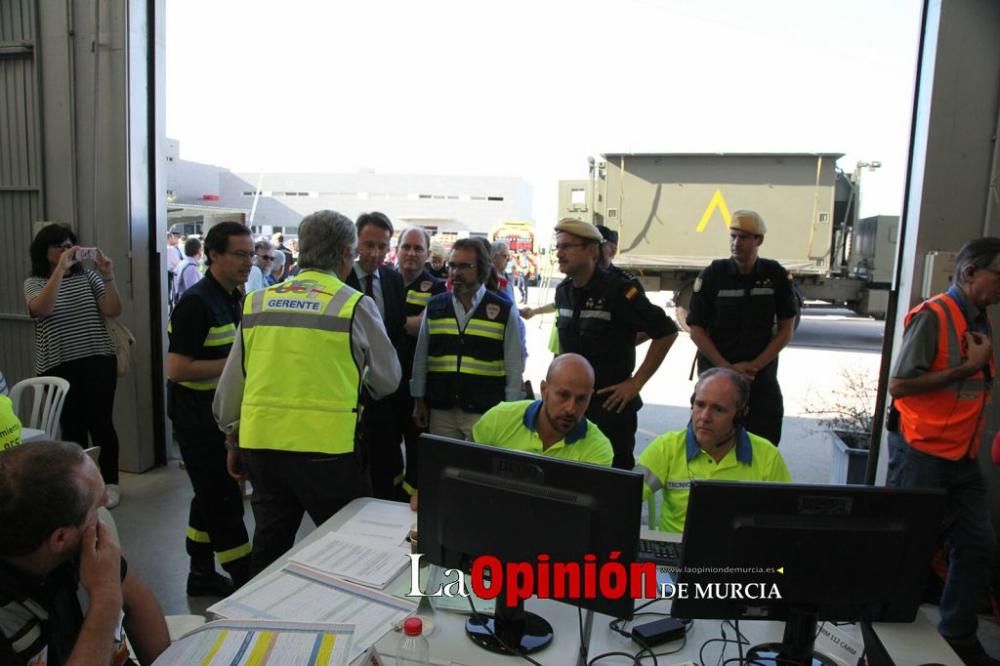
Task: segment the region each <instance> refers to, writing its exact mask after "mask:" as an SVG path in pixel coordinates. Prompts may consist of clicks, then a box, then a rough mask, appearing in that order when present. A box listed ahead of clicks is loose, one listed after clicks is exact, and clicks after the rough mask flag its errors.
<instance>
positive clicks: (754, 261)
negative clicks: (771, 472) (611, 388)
mask: <svg viewBox="0 0 1000 666" xmlns="http://www.w3.org/2000/svg"><path fill="white" fill-rule="evenodd" d="M766 233H767V225H765V224H764V219H763V218H762V217H761V216H760V215H759V214H758V213H757V212H756V211H752V210H737V211H733V214H732V218H731V221H730V223H729V248H730V254H731V256H730V258H728V259H717V260H716V261H713V262H712V263H711V264H710V265H709V266H708V267H707V268H705V269H704V270H703V271H702V272H701V274H700V275H699V276H698V279H696V280H695V282H694V293H693V294H692V295H691V308H690V311H689V312H688V317H687V323H688V326H690V327H691V341H692V342H693V343H695V345H697V347H698V372H699V373H701V372H704V371H705V370H708V369H709V368H730V369H731V370H735V371H737V372H739V373H742V374H743V376H744V377H746V378H747V379H748V380H750V383H751V385H752V386H753V390H752V391H751V392H750V412H749V414H748V416H747V422H746V427H747V430H749V431H750V432H752V433H754V434H755V435H760V436H761V437H763V438H765V439H767V440H768V441H770V442H771V443H772V444H774V445H775V446H777V445H778V442H780V441H781V421H782V418H783V417H784V415H785V408H784V402H783V399H782V396H781V387H780V386H779V385H778V353H779V352H781V350H782V349H784V348H785V346H786V345H787V344H788V343H789V342H791V340H792V333H793V332H794V329H795V316H796V315H797V314H798V304H797V303H796V300H795V293H794V291H793V290H792V279H791V277H790V276H789V274H788V271H787V270H785V268H784V267H783V266H782V265H781V264H779V263H778V262H777V261H774V260H773V259H764V258H763V257H759V256H758V254H759V252H760V246H761V245H762V244H763V243H764V234H766Z"/></svg>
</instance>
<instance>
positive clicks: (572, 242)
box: [555, 218, 677, 469]
mask: <svg viewBox="0 0 1000 666" xmlns="http://www.w3.org/2000/svg"><path fill="white" fill-rule="evenodd" d="M555 229H556V258H557V259H558V261H559V270H561V271H562V272H563V273H565V274H566V279H565V280H563V281H562V283H560V284H559V286H558V287H556V310H557V312H558V317H557V318H556V329H557V331H558V334H559V349H560V351H561V352H562V353H566V352H573V353H576V354H580V355H581V356H583V357H584V358H586V359H587V360H588V361H590V364H591V365H592V366H593V367H594V375H595V382H594V386H595V387H596V392H595V396H594V399H593V400H591V401H590V407H589V408H588V409H587V418H588V419H590V420H591V421H593V422H594V423H595V424H597V427H598V428H600V429H601V432H603V433H604V434H605V435H606V436H607V438H608V439H610V440H611V445H612V447H613V448H614V451H615V458H614V462H613V466H614V467H617V468H618V469H632V468H633V467H634V466H635V455H634V449H635V431H636V429H637V428H638V413H639V409H640V408H641V407H642V399H641V398H640V397H639V391H641V390H642V387H643V386H644V385H645V384H646V382H648V381H649V379H650V377H652V376H653V374H654V373H655V372H656V370H657V369H658V368H659V367H660V364H661V363H663V359H664V358H665V357H666V355H667V352H668V351H670V346H671V345H672V344H673V343H674V340H675V339H677V324H675V323H674V322H673V320H672V319H670V318H669V317H668V316H667V315H666V313H665V312H664V311H663V310H662V309H661V308H659V307H657V306H655V305H653V304H652V303H650V302H649V299H648V298H646V294H645V292H644V291H643V290H642V287H641V286H640V285H639V283H638V282H637V281H635V280H634V279H632V280H630V279H627V278H626V277H625V276H623V275H622V274H620V273H617V272H612V271H607V270H605V269H604V268H602V267H601V266H600V265H599V261H600V259H601V243H602V242H603V241H604V237H603V236H601V232H600V231H598V229H597V227H595V226H594V225H592V224H588V223H587V222H582V221H580V220H576V219H572V218H566V219H563V220H560V222H559V224H557V225H556V228H555ZM640 333H643V334H645V335H647V336H648V337H649V338H650V344H649V349H648V350H647V351H646V357H645V358H644V359H643V361H642V364H641V365H640V366H639V369H638V370H635V361H636V358H635V347H636V336H637V335H638V334H640ZM633 371H634V374H633Z"/></svg>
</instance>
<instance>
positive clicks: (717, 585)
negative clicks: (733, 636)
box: [673, 481, 944, 622]
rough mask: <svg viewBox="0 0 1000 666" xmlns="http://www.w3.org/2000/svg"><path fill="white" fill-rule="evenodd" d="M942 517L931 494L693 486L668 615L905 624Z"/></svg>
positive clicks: (940, 499) (938, 495)
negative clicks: (682, 587) (680, 588)
mask: <svg viewBox="0 0 1000 666" xmlns="http://www.w3.org/2000/svg"><path fill="white" fill-rule="evenodd" d="M943 511H944V495H943V493H942V492H940V491H933V490H901V489H896V488H875V487H868V486H818V485H796V484H768V483H732V482H710V481H695V482H693V483H692V485H691V497H690V503H689V505H688V515H687V522H686V525H685V530H684V552H683V559H682V570H681V572H680V574H679V575H678V584H683V583H686V584H687V585H688V588H687V589H686V591H685V594H684V595H683V597H681V596H680V595H679V596H678V598H677V599H676V600H675V602H674V606H673V613H674V615H675V616H678V617H684V618H718V619H722V618H764V619H774V620H786V619H788V618H789V616H790V615H791V613H793V612H798V611H805V612H807V613H809V614H810V615H814V616H815V617H816V618H817V619H818V620H825V621H856V620H862V619H864V620H868V621H883V622H911V621H912V620H913V618H914V616H915V615H916V612H917V608H918V606H919V604H920V601H921V595H922V593H923V584H924V581H925V577H926V575H927V573H928V571H929V563H930V556H931V551H932V549H933V546H934V542H935V539H936V536H937V534H938V532H939V529H940V525H941V519H942V515H943Z"/></svg>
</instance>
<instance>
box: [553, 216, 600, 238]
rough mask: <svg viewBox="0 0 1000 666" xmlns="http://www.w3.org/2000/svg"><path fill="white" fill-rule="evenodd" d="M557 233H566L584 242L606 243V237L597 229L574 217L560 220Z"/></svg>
mask: <svg viewBox="0 0 1000 666" xmlns="http://www.w3.org/2000/svg"><path fill="white" fill-rule="evenodd" d="M556 231H565V232H566V233H568V234H572V235H574V236H576V237H578V238H582V239H583V240H589V241H594V242H595V243H603V242H604V236H602V235H601V232H600V231H598V230H597V227H595V226H594V225H592V224H590V223H589V222H584V221H582V220H577V219H575V218H572V217H564V218H563V219H561V220H559V223H558V224H557V225H556Z"/></svg>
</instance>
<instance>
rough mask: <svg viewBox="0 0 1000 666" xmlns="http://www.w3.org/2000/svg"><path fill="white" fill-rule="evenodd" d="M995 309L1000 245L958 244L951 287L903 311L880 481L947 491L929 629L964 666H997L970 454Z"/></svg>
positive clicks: (991, 368)
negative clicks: (989, 642) (885, 472)
mask: <svg viewBox="0 0 1000 666" xmlns="http://www.w3.org/2000/svg"><path fill="white" fill-rule="evenodd" d="M997 303H1000V238H990V237H986V238H977V239H976V240H973V241H969V242H968V243H966V244H965V245H964V246H963V247H962V249H961V250H960V251H959V253H958V258H957V260H956V262H955V277H954V283H953V284H952V285H951V286H950V287H949V288H948V290H947V291H946V292H945V293H943V294H938V295H937V296H934V297H933V298H930V299H928V300H926V301H924V302H923V303H920V304H919V305H917V306H916V307H915V308H913V309H912V310H910V312H909V313H908V314H907V315H906V319H905V326H906V328H905V330H904V333H903V344H902V345H901V346H900V348H899V355H898V356H897V357H896V365H895V368H894V369H893V371H892V377H891V379H890V380H889V393H890V394H891V395H892V397H893V407H894V409H895V410H897V411H898V413H899V423H898V427H894V428H893V429H894V430H896V431H897V432H895V433H890V451H891V459H890V463H889V483H890V485H896V486H899V487H902V488H942V489H944V490H945V491H947V493H948V507H949V510H948V512H947V521H948V524H947V526H946V527H945V526H943V527H942V529H943V530H945V531H946V534H945V536H946V538H947V542H948V543H949V544H950V546H951V554H950V557H949V560H948V562H949V566H948V576H947V578H946V579H945V584H944V591H943V592H942V593H941V603H940V609H941V622H940V623H939V624H938V631H940V632H941V635H942V636H944V638H945V640H947V641H948V643H949V644H951V647H952V649H954V650H955V652H956V653H958V655H959V656H960V657H961V658H962V660H963V661H964V662H965V663H966V664H1000V660H997V659H994V658H991V657H990V656H988V655H987V654H986V651H985V650H984V649H983V646H982V645H981V644H980V643H979V640H978V639H977V638H976V627H977V624H978V620H977V617H976V610H977V609H978V608H979V606H980V604H981V603H983V602H985V594H984V593H985V591H986V588H987V586H988V584H989V581H990V563H991V562H992V561H993V551H994V548H995V546H996V536H995V535H994V533H993V527H992V525H991V523H990V511H989V505H988V503H987V494H986V483H985V481H984V480H983V474H982V471H981V470H980V467H979V460H978V452H979V445H980V442H981V440H982V438H983V424H984V420H985V411H986V407H987V405H989V403H990V392H991V387H992V385H993V379H994V377H996V361H995V358H994V354H993V341H992V338H993V333H992V328H991V326H990V320H989V318H988V317H987V315H986V309H987V308H988V307H989V306H991V305H996V304H997Z"/></svg>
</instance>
